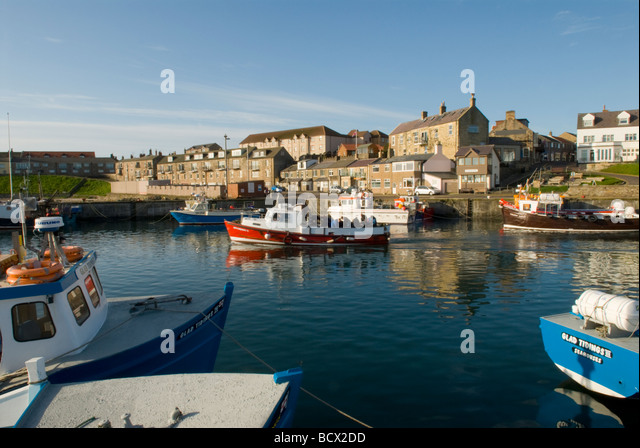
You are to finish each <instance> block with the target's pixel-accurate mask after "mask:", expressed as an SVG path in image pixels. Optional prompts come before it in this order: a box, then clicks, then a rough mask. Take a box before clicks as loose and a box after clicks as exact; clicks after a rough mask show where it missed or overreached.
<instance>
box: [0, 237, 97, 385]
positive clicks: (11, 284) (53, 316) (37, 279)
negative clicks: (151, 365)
mask: <svg viewBox="0 0 640 448" xmlns="http://www.w3.org/2000/svg"><path fill="white" fill-rule="evenodd" d="M49 237H52V235H47V236H45V238H49ZM58 248H60V246H58ZM60 249H62V250H64V249H65V248H64V247H63V248H60ZM50 250H51V252H49V253H50V254H51V253H53V256H52V258H53V259H54V260H58V259H59V258H58V255H57V253H56V251H55V249H54V248H50ZM43 252H44V251H43ZM96 258H97V255H96V253H95V252H93V251H92V252H89V253H88V254H86V255H85V254H84V253H82V255H81V256H80V259H79V260H77V261H75V262H69V261H67V259H66V258H64V261H65V263H64V264H65V266H64V267H63V268H62V269H61V272H60V274H59V276H58V277H57V278H53V279H51V278H49V275H43V274H45V273H46V272H48V269H49V268H46V267H40V266H50V265H48V264H47V262H46V259H44V258H43V259H40V260H38V259H37V258H36V259H31V260H24V261H23V262H22V263H15V264H14V263H9V265H8V266H5V267H6V272H5V273H3V274H0V382H1V379H2V375H5V374H7V373H11V372H15V371H17V370H20V369H22V368H23V367H24V363H25V361H27V360H29V359H31V358H34V357H44V358H45V359H46V360H47V361H50V360H52V359H55V358H57V357H60V356H62V355H65V354H69V353H76V352H79V351H82V349H83V348H84V345H85V344H86V343H88V342H90V341H91V340H92V339H93V338H94V337H95V335H96V334H97V333H98V331H99V330H100V328H101V327H102V325H103V324H104V322H105V320H106V317H107V309H108V305H107V300H106V298H105V293H104V290H103V287H102V284H101V282H100V278H99V277H98V273H97V271H96ZM15 261H16V262H17V261H19V260H17V259H16V260H15ZM50 263H51V264H53V263H54V262H50ZM29 271H33V275H32V276H30V275H31V274H28V272H29ZM12 273H15V274H13V275H11V274H12ZM21 274H24V275H23V276H22V277H19V278H17V279H15V276H16V275H18V276H19V275H21ZM12 277H13V279H12Z"/></svg>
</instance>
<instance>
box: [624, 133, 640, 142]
mask: <svg viewBox="0 0 640 448" xmlns="http://www.w3.org/2000/svg"><path fill="white" fill-rule="evenodd" d="M624 140H625V141H627V142H635V141H636V140H638V134H624Z"/></svg>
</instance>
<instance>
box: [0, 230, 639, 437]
mask: <svg viewBox="0 0 640 448" xmlns="http://www.w3.org/2000/svg"><path fill="white" fill-rule="evenodd" d="M65 235H66V237H67V241H66V244H69V245H81V246H83V247H85V248H87V249H89V248H92V249H96V250H97V251H98V255H99V258H98V266H99V269H100V274H101V278H102V282H103V284H104V285H105V289H106V290H107V293H108V294H109V295H110V296H112V297H117V296H125V295H126V296H129V295H146V294H159V293H187V294H190V293H191V294H195V293H200V292H207V291H210V292H212V294H213V295H214V296H218V295H220V294H221V293H222V286H223V283H224V282H226V281H233V282H234V283H235V292H234V298H233V301H232V305H231V309H230V313H229V317H228V320H227V325H226V330H227V331H228V333H229V335H230V336H232V337H233V338H235V339H236V340H237V341H238V342H240V343H241V344H242V345H243V346H244V347H246V348H248V349H249V350H251V352H252V353H253V354H254V355H255V356H257V357H259V358H260V359H262V360H264V361H265V362H266V363H268V365H269V366H271V367H273V368H274V369H277V370H283V369H287V368H290V367H294V366H298V365H301V366H302V367H303V369H304V380H303V387H304V388H305V389H306V391H308V392H310V393H312V394H313V395H314V396H315V397H318V398H320V399H322V400H324V401H325V402H326V403H328V404H330V405H331V406H334V407H335V408H337V409H339V410H340V411H342V412H344V413H346V414H347V415H348V416H350V417H352V418H349V417H346V416H344V415H341V414H340V413H338V412H337V411H336V410H334V409H332V408H331V407H329V406H327V404H325V403H322V402H320V401H319V400H318V399H316V398H315V397H314V396H311V395H309V394H307V393H303V394H302V395H301V400H300V403H299V408H298V413H297V415H296V422H295V423H296V425H297V426H300V427H321V428H327V427H353V428H358V427H360V424H359V423H358V422H356V421H354V419H357V420H359V421H360V422H363V423H364V424H366V425H370V426H373V427H427V428H429V427H448V428H452V427H454V428H455V427H475V428H490V427H551V426H556V424H557V422H558V421H559V420H563V421H569V422H572V421H573V420H571V419H572V418H574V417H575V415H578V414H582V415H583V417H582V419H583V420H582V421H581V423H582V424H585V425H587V426H608V425H613V426H620V423H619V421H617V420H616V419H615V418H614V417H610V416H609V414H610V413H612V414H614V415H615V416H616V417H617V418H618V420H621V421H622V422H623V423H624V424H626V425H627V426H630V423H633V424H634V425H635V424H637V421H638V413H637V409H638V406H637V404H638V403H637V402H636V403H635V404H634V405H633V406H629V405H627V404H623V405H620V403H619V400H603V399H601V398H599V397H595V400H596V401H594V397H592V396H591V395H588V394H585V393H584V391H583V390H582V389H580V388H579V387H577V386H574V384H573V383H572V382H571V381H568V380H567V378H566V377H565V376H564V375H563V374H562V373H561V372H559V371H558V370H557V369H556V367H555V366H554V365H553V364H552V363H551V361H550V360H549V358H548V357H547V355H546V353H545V352H544V348H543V346H542V339H541V336H540V332H539V328H538V319H539V317H540V316H543V315H547V314H554V313H562V312H568V311H569V310H570V307H571V304H572V303H573V301H574V300H575V299H576V298H577V297H578V296H579V295H580V294H581V293H582V292H583V291H584V290H585V289H587V288H597V289H601V290H603V291H607V292H611V293H616V294H625V295H629V296H630V297H638V237H637V235H636V236H632V237H620V236H617V237H611V236H604V237H602V236H566V235H564V236H554V235H539V234H533V233H510V232H503V231H501V229H500V223H499V222H473V223H471V222H464V221H434V222H433V223H429V224H426V225H424V226H417V227H415V228H413V227H411V228H409V229H406V230H403V231H395V232H394V233H393V235H392V236H393V238H392V242H391V244H390V245H389V247H388V248H378V249H366V248H365V249H363V248H359V249H358V248H335V249H334V250H332V251H331V250H318V249H308V250H289V251H286V250H283V249H269V248H257V247H252V246H243V245H237V244H233V245H232V244H231V243H230V241H229V239H228V237H227V234H226V231H225V230H224V229H216V228H211V227H209V228H180V227H178V226H177V224H176V223H175V222H174V221H171V220H166V219H165V220H162V221H159V222H151V221H149V222H138V223H135V222H123V223H106V224H93V223H81V224H79V225H77V226H75V227H73V228H67V229H66V232H65ZM8 241H10V238H9V236H8V234H1V235H0V243H1V244H0V247H7V244H8V243H7V242H8ZM463 330H471V331H472V332H473V341H472V340H471V339H469V338H468V337H466V336H465V337H463V336H462V335H461V334H462V332H463ZM471 342H473V343H474V344H473V345H472V346H470V345H469V344H470V343H471ZM463 346H464V347H471V348H473V349H474V351H473V352H472V353H463V350H462V349H461V348H462V347H463ZM216 371H219V372H223V371H233V372H236V371H243V372H261V373H266V372H269V371H270V370H269V369H268V368H267V367H265V366H264V365H263V364H261V363H260V362H258V361H257V360H256V359H255V358H254V357H252V356H250V355H248V354H247V353H246V351H244V350H243V349H242V348H240V347H238V345H237V344H235V343H234V342H233V341H232V340H231V338H223V343H222V345H221V351H220V354H219V357H218V361H217V363H216ZM569 389H575V391H574V392H570V394H573V396H574V397H579V398H575V399H569V398H567V395H566V394H561V393H559V391H560V390H565V391H566V390H569ZM576 400H583V402H584V400H590V401H589V406H588V407H580V408H578V407H577V405H575V401H576ZM565 405H568V408H567V409H566V410H565V408H564V406H565ZM602 407H604V411H599V412H598V413H595V414H593V415H591V414H589V413H588V412H586V411H588V410H589V409H602ZM574 408H575V409H574ZM587 414H588V415H587Z"/></svg>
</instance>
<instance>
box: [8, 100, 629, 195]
mask: <svg viewBox="0 0 640 448" xmlns="http://www.w3.org/2000/svg"><path fill="white" fill-rule="evenodd" d="M577 130H578V132H577V135H576V134H573V133H569V132H565V133H563V134H561V135H557V136H554V135H552V134H551V133H549V134H548V135H543V134H538V133H537V132H535V131H533V130H532V129H531V128H530V126H529V121H528V120H527V119H525V118H517V117H516V113H515V111H507V112H506V115H505V119H504V120H498V121H496V124H495V125H494V126H493V127H492V128H491V129H489V120H488V119H487V118H486V117H485V115H484V114H483V113H482V112H481V111H480V109H479V108H478V107H477V106H476V98H475V96H474V95H473V94H472V95H471V98H470V100H469V105H468V106H467V107H464V108H459V109H456V110H452V111H447V108H446V106H445V104H444V102H443V103H442V104H440V107H439V110H438V111H437V113H435V114H429V113H428V112H427V111H423V112H422V113H421V114H420V116H419V118H417V119H415V120H412V121H408V122H404V123H400V124H399V125H397V126H396V127H395V129H394V130H393V131H392V132H391V133H389V134H388V135H387V134H385V133H383V132H381V131H377V130H376V131H363V130H355V129H354V130H352V131H350V132H347V133H346V134H342V133H339V132H336V131H334V130H332V129H330V128H328V127H326V126H312V127H307V128H299V129H290V130H284V131H273V132H265V133H260V134H252V135H249V136H247V137H246V138H245V139H244V140H242V141H241V142H240V144H239V147H237V148H231V149H226V148H223V147H222V146H220V145H219V144H217V143H210V144H203V145H196V146H192V147H190V148H188V149H185V150H184V153H183V154H178V153H177V152H174V153H172V154H168V155H163V154H162V153H158V152H153V151H151V150H150V151H149V153H148V154H140V156H139V157H133V156H131V157H130V158H128V159H126V158H121V159H115V158H113V157H110V158H104V159H95V161H96V164H100V167H101V170H102V171H101V173H102V174H105V173H106V174H107V175H108V176H109V177H110V178H112V179H113V180H115V181H116V182H114V183H113V184H112V191H114V192H125V193H143V194H144V193H159V194H163V195H179V196H180V195H188V194H191V193H193V192H194V190H196V189H198V190H200V189H202V190H204V191H205V192H206V194H207V195H208V196H210V197H239V196H253V195H264V194H265V192H267V191H268V190H270V189H271V187H272V186H275V185H279V186H283V187H284V188H286V189H296V190H298V191H329V190H330V189H331V188H332V187H341V188H347V187H352V186H356V187H359V188H362V189H367V190H370V191H372V192H373V193H374V194H381V195H392V194H393V195H395V194H407V193H410V192H411V191H412V190H413V189H414V188H415V187H416V186H418V185H429V186H433V187H436V188H438V189H439V190H441V191H442V192H445V193H447V192H451V193H455V192H461V191H462V192H464V191H473V192H487V191H490V190H492V189H494V188H496V187H498V186H500V185H501V181H502V178H501V177H502V176H503V175H504V174H505V173H507V172H509V170H519V169H521V168H522V167H527V166H530V165H532V164H536V163H540V162H578V163H595V162H607V161H608V162H624V161H637V159H638V139H637V134H638V110H637V109H635V110H626V111H608V110H606V108H603V111H602V112H597V113H588V114H579V115H578V124H577ZM225 138H226V136H225ZM225 146H226V142H225ZM87 154H89V153H87ZM87 154H82V155H80V157H78V154H75V155H74V154H67V157H66V159H64V160H62V161H60V163H61V166H63V167H64V168H65V169H67V168H69V167H72V168H73V169H72V170H69V172H67V173H66V174H77V175H85V176H88V175H87V174H86V173H83V172H81V171H82V170H80V171H78V170H76V172H73V170H75V169H76V168H82V167H86V165H87V164H89V165H91V163H90V162H89V159H90V158H91V157H87ZM20 156H22V157H20ZM28 156H29V163H28V164H27V163H26V161H25V157H26V156H25V154H24V153H23V154H16V153H13V158H14V168H22V169H25V168H27V169H31V170H32V172H34V171H35V170H34V168H37V167H40V168H43V167H44V166H45V165H46V164H47V163H49V164H52V163H53V160H54V159H55V158H54V157H44V156H43V154H40V153H38V154H36V153H30V154H29V155H28ZM36 156H37V157H36ZM16 159H17V161H16ZM58 159H60V158H58ZM71 159H73V161H71ZM76 159H78V160H76ZM2 162H3V161H2V159H0V172H2V169H3V167H4V166H5V165H4V164H3V163H2ZM36 165H37V166H36ZM96 166H97V165H96ZM52 171H55V169H54V168H50V169H49V171H46V172H47V173H49V172H52ZM14 172H18V173H19V169H18V171H14Z"/></svg>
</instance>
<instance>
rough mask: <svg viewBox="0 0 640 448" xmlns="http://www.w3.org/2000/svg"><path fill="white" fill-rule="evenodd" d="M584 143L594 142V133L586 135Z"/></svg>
mask: <svg viewBox="0 0 640 448" xmlns="http://www.w3.org/2000/svg"><path fill="white" fill-rule="evenodd" d="M583 143H593V135H585V136H584V138H583Z"/></svg>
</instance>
